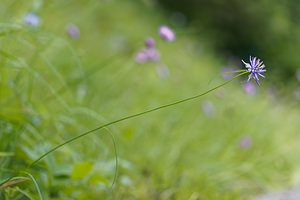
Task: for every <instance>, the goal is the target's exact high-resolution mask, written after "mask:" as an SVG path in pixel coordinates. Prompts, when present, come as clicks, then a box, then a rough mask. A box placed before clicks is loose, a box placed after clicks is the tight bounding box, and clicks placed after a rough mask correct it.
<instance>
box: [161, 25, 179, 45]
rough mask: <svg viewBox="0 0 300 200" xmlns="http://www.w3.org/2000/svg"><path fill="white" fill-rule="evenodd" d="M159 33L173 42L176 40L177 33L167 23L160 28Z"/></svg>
mask: <svg viewBox="0 0 300 200" xmlns="http://www.w3.org/2000/svg"><path fill="white" fill-rule="evenodd" d="M158 33H159V35H160V36H161V37H162V38H164V39H165V40H167V41H169V42H172V41H173V40H175V33H174V31H173V30H172V29H170V28H169V27H168V26H166V25H162V26H160V27H159V28H158Z"/></svg>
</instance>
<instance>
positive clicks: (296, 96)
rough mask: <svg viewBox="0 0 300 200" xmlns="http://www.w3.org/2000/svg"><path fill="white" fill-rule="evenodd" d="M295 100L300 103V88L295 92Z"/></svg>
mask: <svg viewBox="0 0 300 200" xmlns="http://www.w3.org/2000/svg"><path fill="white" fill-rule="evenodd" d="M294 94H295V98H296V99H297V100H298V101H300V87H297V88H296V89H295V91H294Z"/></svg>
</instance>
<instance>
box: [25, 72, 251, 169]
mask: <svg viewBox="0 0 300 200" xmlns="http://www.w3.org/2000/svg"><path fill="white" fill-rule="evenodd" d="M246 73H248V72H247V71H245V70H244V72H243V73H240V74H238V75H236V76H235V77H233V78H231V79H229V80H228V81H226V82H224V83H222V84H221V85H218V86H216V87H214V88H212V89H210V90H207V91H206V92H203V93H201V94H198V95H196V96H192V97H189V98H186V99H182V100H179V101H176V102H173V103H170V104H166V105H162V106H159V107H156V108H153V109H150V110H146V111H144V112H140V113H137V114H134V115H129V116H126V117H123V118H120V119H117V120H115V121H111V122H108V123H106V124H104V125H101V126H99V127H97V128H95V129H92V130H89V131H87V132H85V133H82V134H80V135H78V136H75V137H73V138H71V139H69V140H67V141H65V142H63V143H61V144H59V145H57V146H56V147H54V148H52V149H50V150H49V151H47V152H46V153H44V154H43V155H41V156H40V157H39V158H38V159H36V160H35V161H33V162H32V163H31V164H30V165H29V166H28V168H30V167H32V166H33V165H35V164H36V163H37V162H39V161H40V160H41V159H43V158H44V157H46V156H47V155H48V154H50V153H52V152H54V151H55V150H57V149H59V148H60V147H62V146H64V145H66V144H69V143H71V142H73V141H75V140H78V139H79V138H82V137H84V136H86V135H89V134H91V133H93V132H95V131H97V130H100V129H102V128H104V127H107V126H110V125H113V124H116V123H118V122H121V121H125V120H128V119H132V118H135V117H138V116H141V115H145V114H147V113H151V112H154V111H157V110H161V109H163V108H167V107H170V106H174V105H176V104H180V103H183V102H186V101H190V100H193V99H196V98H199V97H201V96H204V95H206V94H208V93H210V92H212V91H214V90H216V89H218V88H220V87H222V86H224V85H226V84H227V83H229V82H231V81H233V80H234V79H236V78H237V77H239V76H241V75H244V74H246Z"/></svg>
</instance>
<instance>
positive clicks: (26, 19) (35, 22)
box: [23, 12, 40, 26]
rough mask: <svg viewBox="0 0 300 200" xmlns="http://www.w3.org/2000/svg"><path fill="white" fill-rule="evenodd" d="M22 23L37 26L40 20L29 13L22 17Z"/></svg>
mask: <svg viewBox="0 0 300 200" xmlns="http://www.w3.org/2000/svg"><path fill="white" fill-rule="evenodd" d="M23 22H24V23H25V24H27V25H29V26H37V25H39V22H40V18H39V16H37V15H36V14H35V13H32V12H29V13H27V14H26V15H25V16H24V18H23Z"/></svg>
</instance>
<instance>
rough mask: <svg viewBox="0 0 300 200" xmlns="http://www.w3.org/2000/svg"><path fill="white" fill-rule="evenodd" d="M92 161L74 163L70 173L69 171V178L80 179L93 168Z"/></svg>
mask: <svg viewBox="0 0 300 200" xmlns="http://www.w3.org/2000/svg"><path fill="white" fill-rule="evenodd" d="M93 165H94V163H92V162H89V161H84V162H80V163H77V164H76V165H74V167H73V170H72V173H71V178H72V179H81V178H83V177H85V176H86V175H87V174H88V173H89V172H90V171H91V170H92V168H93Z"/></svg>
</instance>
